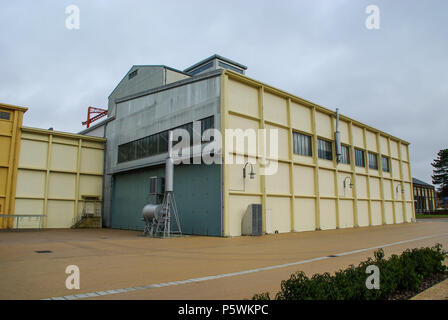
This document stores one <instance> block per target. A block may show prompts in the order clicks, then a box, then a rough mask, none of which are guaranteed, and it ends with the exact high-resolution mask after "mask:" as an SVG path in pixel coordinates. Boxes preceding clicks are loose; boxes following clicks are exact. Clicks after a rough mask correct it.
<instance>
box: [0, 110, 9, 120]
mask: <svg viewBox="0 0 448 320" xmlns="http://www.w3.org/2000/svg"><path fill="white" fill-rule="evenodd" d="M10 116H11V114H10V113H9V112H3V111H0V119H3V120H9V119H10Z"/></svg>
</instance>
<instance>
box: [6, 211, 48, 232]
mask: <svg viewBox="0 0 448 320" xmlns="http://www.w3.org/2000/svg"><path fill="white" fill-rule="evenodd" d="M46 217H47V216H46V215H43V214H0V218H4V219H14V222H13V226H15V227H13V228H12V230H20V222H24V221H27V222H32V221H36V222H38V224H37V227H25V228H23V229H37V230H41V229H43V219H44V218H46ZM3 230H11V229H3Z"/></svg>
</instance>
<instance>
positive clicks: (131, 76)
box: [128, 69, 138, 80]
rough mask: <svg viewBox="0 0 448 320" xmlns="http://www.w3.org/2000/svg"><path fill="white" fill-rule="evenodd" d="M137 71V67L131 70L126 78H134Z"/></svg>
mask: <svg viewBox="0 0 448 320" xmlns="http://www.w3.org/2000/svg"><path fill="white" fill-rule="evenodd" d="M137 73H138V69H137V70H134V71H132V72H131V73H130V74H129V76H128V79H129V80H131V79H132V78H134V77H135V76H137Z"/></svg>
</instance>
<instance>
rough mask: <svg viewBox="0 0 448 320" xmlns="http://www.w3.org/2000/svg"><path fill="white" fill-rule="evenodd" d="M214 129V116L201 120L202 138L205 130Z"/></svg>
mask: <svg viewBox="0 0 448 320" xmlns="http://www.w3.org/2000/svg"><path fill="white" fill-rule="evenodd" d="M213 128H214V118H213V116H211V117H208V118H205V119H202V120H201V136H202V135H203V134H204V131H205V130H208V129H213Z"/></svg>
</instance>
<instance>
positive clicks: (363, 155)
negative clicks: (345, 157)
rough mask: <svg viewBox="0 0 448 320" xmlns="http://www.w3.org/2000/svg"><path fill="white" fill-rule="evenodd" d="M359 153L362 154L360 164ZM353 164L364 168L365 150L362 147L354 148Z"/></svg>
mask: <svg viewBox="0 0 448 320" xmlns="http://www.w3.org/2000/svg"><path fill="white" fill-rule="evenodd" d="M359 153H361V154H362V165H360V164H358V163H359V162H358V157H357V155H358V154H359ZM355 166H356V167H359V168H365V167H366V152H365V150H363V149H359V148H355Z"/></svg>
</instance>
